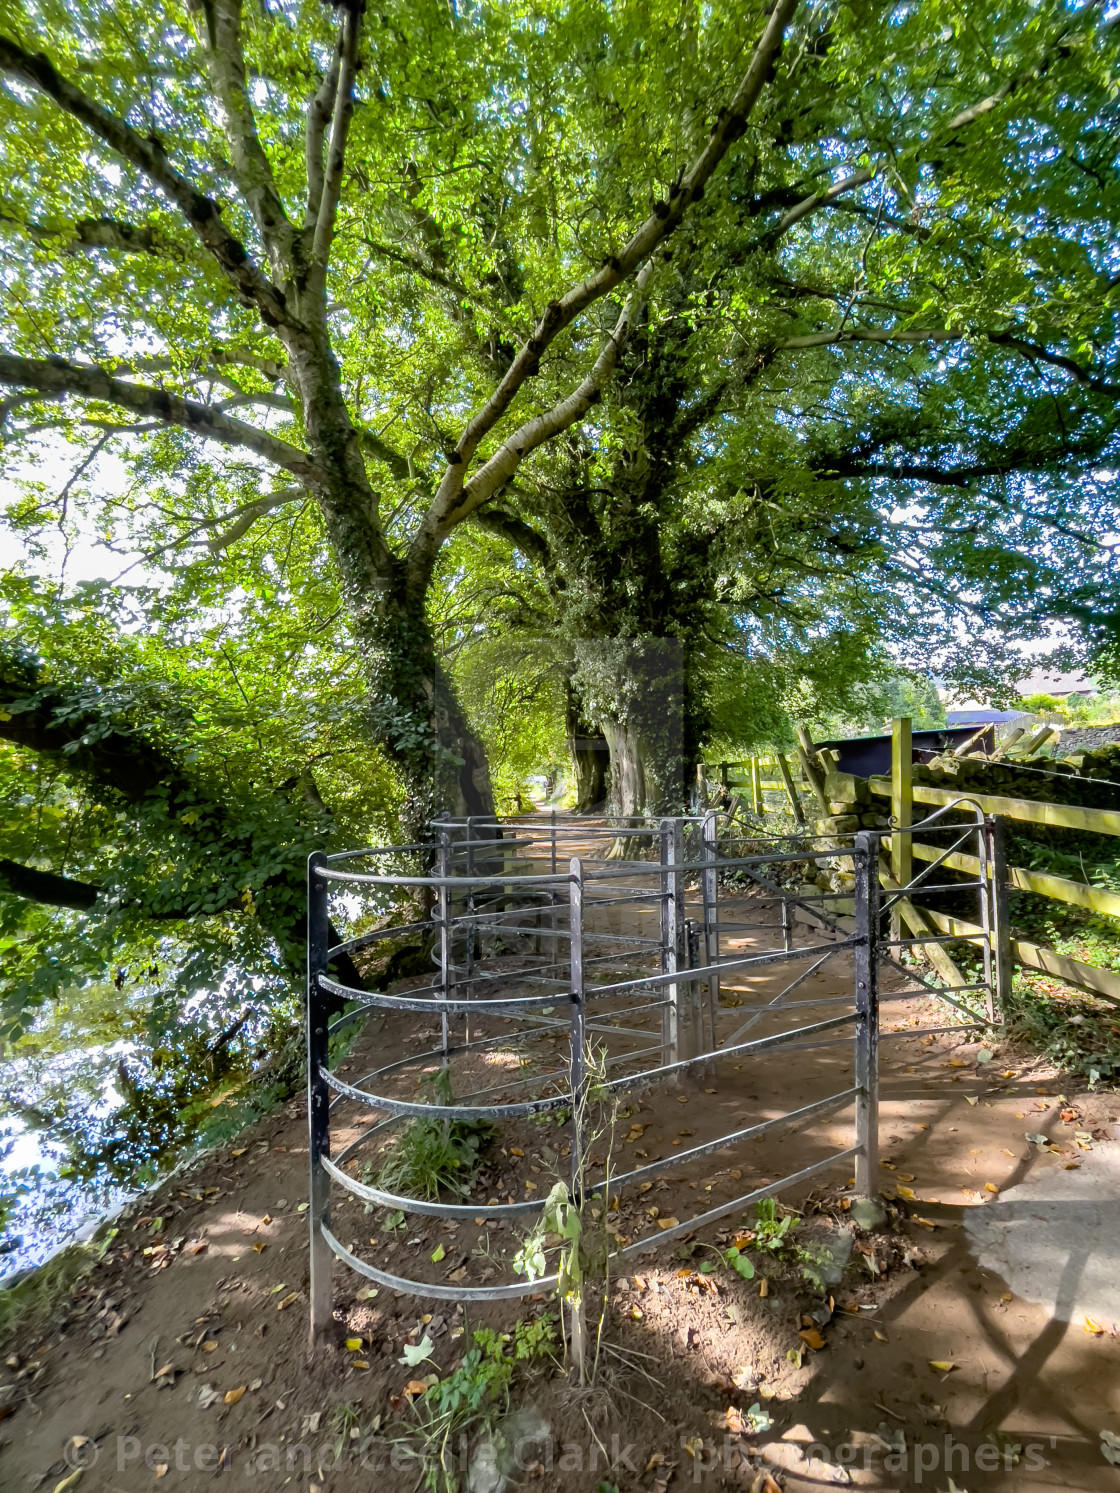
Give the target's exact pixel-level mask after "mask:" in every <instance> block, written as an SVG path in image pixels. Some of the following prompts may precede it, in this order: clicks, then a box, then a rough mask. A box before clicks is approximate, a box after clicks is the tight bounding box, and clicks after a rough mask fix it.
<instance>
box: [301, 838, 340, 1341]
mask: <svg viewBox="0 0 1120 1493" xmlns="http://www.w3.org/2000/svg"><path fill="white" fill-rule="evenodd" d="M326 863H327V857H326V855H325V854H324V853H323V852H322V851H321V850H317V851H315V853H314V854H313V855H311V856H310V857H309V858H308V862H307V1126H308V1146H307V1149H308V1155H309V1158H310V1179H309V1191H308V1209H307V1217H308V1223H309V1225H310V1229H311V1240H310V1247H311V1262H310V1263H311V1268H310V1289H309V1294H310V1297H311V1341H312V1344H314V1343H315V1342H316V1341H317V1340H318V1339H319V1338H321V1337H322V1335H323V1334H324V1333H325V1332H326V1330H327V1328H328V1327H329V1326H330V1324H331V1320H332V1316H333V1312H334V1299H333V1294H332V1290H331V1266H332V1263H333V1259H334V1256H333V1255H332V1253H331V1249H330V1246H329V1245H328V1244H327V1242H326V1240H325V1239H324V1238H323V1226H324V1225H326V1226H327V1227H329V1226H330V1201H331V1194H330V1178H329V1177H328V1175H327V1173H326V1171H325V1169H324V1167H323V1158H324V1157H329V1156H330V1154H331V1112H330V1090H329V1088H328V1087H327V1084H326V1081H325V1080H324V1078H323V1076H322V1073H323V1069H324V1068H326V1066H327V1063H328V1059H329V1051H328V1038H327V997H326V996H325V995H324V994H323V992H322V991H321V990H320V988H319V976H320V975H323V974H326V972H327V951H328V948H329V938H330V933H329V927H330V922H329V915H328V908H327V883H326V882H325V881H324V880H323V879H322V877H320V876H319V875H318V874H317V872H318V870H319V868H320V866H324V865H326Z"/></svg>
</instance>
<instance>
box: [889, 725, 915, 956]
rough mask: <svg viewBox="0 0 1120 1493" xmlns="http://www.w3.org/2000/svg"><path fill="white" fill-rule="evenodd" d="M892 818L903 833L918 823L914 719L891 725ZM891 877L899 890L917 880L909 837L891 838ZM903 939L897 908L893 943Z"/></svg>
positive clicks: (894, 912)
mask: <svg viewBox="0 0 1120 1493" xmlns="http://www.w3.org/2000/svg"><path fill="white" fill-rule="evenodd" d="M891 818H892V819H893V820H894V823H895V824H896V825H897V826H898V828H899V829H900V830H908V829H909V828H910V826H911V824H913V822H914V737H913V732H912V730H911V724H910V717H909V716H907V715H903V716H899V717H897V718H896V719H895V720H893V721H892V722H891ZM891 875H892V876H893V877H894V879H895V881H896V882H897V884H898V885H899V886H909V885H910V883H911V881H913V879H914V852H913V843H912V838H911V836H910V835H908V834H898V835H891ZM901 937H902V919H901V917H900V915H899V909H898V906H897V904H896V906H895V907H894V908H893V909H892V910H891V939H892V940H895V939H899V938H901Z"/></svg>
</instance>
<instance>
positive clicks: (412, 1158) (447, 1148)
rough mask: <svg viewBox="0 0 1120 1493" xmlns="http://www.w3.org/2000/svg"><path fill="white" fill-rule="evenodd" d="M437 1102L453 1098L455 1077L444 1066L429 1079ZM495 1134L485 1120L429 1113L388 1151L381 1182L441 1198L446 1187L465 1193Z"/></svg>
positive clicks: (402, 1192)
mask: <svg viewBox="0 0 1120 1493" xmlns="http://www.w3.org/2000/svg"><path fill="white" fill-rule="evenodd" d="M429 1081H430V1082H431V1084H432V1086H433V1088H434V1091H435V1103H437V1104H450V1103H451V1080H450V1078H449V1076H448V1074H447V1071H446V1069H442V1068H441V1069H440V1070H439V1072H438V1073H436V1074H434V1075H432V1076H431V1078H430V1080H429ZM493 1136H494V1127H493V1125H491V1124H489V1122H488V1121H486V1120H448V1119H437V1118H432V1119H428V1118H427V1117H426V1116H420V1117H419V1118H418V1119H415V1120H413V1121H412V1122H411V1124H410V1125H409V1126H408V1127H407V1128H406V1129H405V1130H404V1131H403V1132H402V1134H401V1135H400V1136H399V1137H398V1138H397V1139H396V1140H395V1141H394V1142H393V1144H392V1145H391V1146H390V1147H389V1148H388V1150H387V1151H386V1152H385V1155H384V1159H383V1160H382V1163H381V1167H380V1169H379V1171H378V1173H377V1182H378V1186H379V1187H381V1188H382V1189H383V1190H384V1191H385V1192H394V1193H398V1194H400V1195H401V1196H403V1197H412V1198H426V1199H428V1200H432V1199H434V1198H437V1197H438V1196H439V1194H440V1192H441V1191H447V1192H451V1193H455V1194H456V1195H457V1196H458V1197H466V1195H467V1194H468V1193H469V1192H470V1189H471V1183H472V1182H473V1180H474V1177H475V1174H476V1173H477V1171H478V1167H479V1162H480V1159H481V1153H482V1151H483V1150H484V1149H485V1147H486V1146H487V1145H488V1144H489V1143H490V1141H491V1140H492V1139H493Z"/></svg>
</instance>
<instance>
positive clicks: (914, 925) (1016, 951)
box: [868, 718, 1120, 1006]
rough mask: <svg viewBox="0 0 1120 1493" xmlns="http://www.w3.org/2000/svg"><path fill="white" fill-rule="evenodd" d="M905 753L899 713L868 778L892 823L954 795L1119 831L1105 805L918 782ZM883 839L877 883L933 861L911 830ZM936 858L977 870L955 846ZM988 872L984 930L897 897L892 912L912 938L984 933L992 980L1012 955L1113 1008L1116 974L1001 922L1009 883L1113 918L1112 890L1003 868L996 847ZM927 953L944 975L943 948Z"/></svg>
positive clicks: (1017, 816)
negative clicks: (877, 767) (882, 758)
mask: <svg viewBox="0 0 1120 1493" xmlns="http://www.w3.org/2000/svg"><path fill="white" fill-rule="evenodd" d="M911 759H912V752H911V747H910V722H909V720H907V719H905V718H901V719H899V720H896V721H895V722H894V723H893V730H892V732H891V775H890V777H889V778H886V777H872V778H869V779H868V783H869V786H870V788H871V791H872V793H875V794H877V795H878V796H880V797H882V798H889V799H890V801H891V815H892V818H893V820H894V822H895V823H896V824H897V825H900V826H907V825H910V824H911V823H912V822H913V805H914V804H915V803H922V804H932V805H936V806H938V807H940V806H943V805H945V804H951V803H955V802H957V801H958V800H960V799H967V800H968V802H969V803H974V804H976V805H977V806H978V807H979V808H980V809H981V810H982V811H983V812H984V813H985V814H990V815H993V816H995V817H996V818H997V819H999V820H1012V821H1018V822H1020V823H1025V824H1041V825H1049V826H1054V827H1057V828H1061V829H1078V830H1082V831H1085V832H1088V833H1091V834H1103V835H1120V813H1116V812H1113V811H1111V810H1108V809H1085V808H1081V807H1079V806H1077V805H1075V804H1052V803H1038V802H1035V801H1034V800H1032V799H1024V798H1007V797H1004V796H1002V795H1000V794H993V793H972V792H969V791H967V790H964V789H958V790H954V789H950V788H934V787H932V786H930V785H929V784H926V783H915V782H914V781H913V775H912V760H911ZM1000 838H1002V837H1000ZM889 842H890V847H891V864H890V870H889V872H888V871H887V870H886V868H884V871H883V875H882V877H881V879H882V880H883V881H884V883H886V884H888V885H893V886H895V887H896V888H897V887H900V886H905V885H906V884H907V883H908V882H909V881H910V880H911V869H912V859H911V858H913V859H917V860H922V861H935V860H937V859H938V858H939V857H940V856H941V854H942V851H941V849H939V848H938V847H937V846H934V845H925V844H923V843H922V842H921V841H918V840H915V839H914V838H913V836H912V835H895V836H892V837H889ZM903 847H905V849H903ZM944 864H945V866H946V867H948V868H951V869H952V870H954V871H963V872H965V873H967V874H968V875H971V876H979V875H980V874H981V865H980V859H979V857H978V856H974V855H965V854H962V853H959V852H955V853H954V854H952V855H950V856H947V857H946V858H945V860H944ZM993 873H994V874H995V875H996V877H997V880H998V883H999V885H998V886H997V889H996V890H997V893H998V895H997V896H996V898H995V899H994V903H993V905H994V908H995V918H994V924H993V927H992V929H991V930H990V932H989V933H988V934H986V933H985V930H984V929H983V928H982V927H981V926H980V925H979V924H978V923H971V922H966V921H964V920H963V919H961V918H953V917H948V916H946V915H945V914H944V913H939V912H932V911H930V910H928V909H923V910H922V912H921V913H920V914H917V915H916V916H915V914H916V909H914V908H913V907H912V906H908V905H907V904H905V903H904V904H900V910H901V912H902V914H903V916H904V917H905V918H906V921H907V922H908V923H909V924H910V927H911V931H912V932H913V933H914V935H915V936H916V937H918V938H920V937H921V935H922V934H923V933H925V932H928V931H929V930H930V927H933V928H937V929H939V930H940V931H941V932H942V933H948V934H951V935H956V936H959V937H960V938H962V939H965V940H969V941H973V942H974V941H975V940H976V939H977V938H978V937H980V938H984V937H991V938H992V940H993V954H994V956H995V962H996V965H997V970H998V966H999V965H1001V964H1003V963H1004V962H1008V967H1007V969H1006V973H1005V974H1003V975H1002V977H1001V975H1000V974H999V973H998V972H997V986H998V985H1003V986H1005V985H1006V981H1007V980H1008V979H1009V978H1010V967H1009V961H1014V962H1015V963H1017V964H1019V965H1021V966H1023V967H1024V968H1027V969H1034V970H1039V971H1040V972H1042V973H1043V974H1048V975H1053V976H1054V977H1055V978H1056V979H1059V980H1063V981H1064V982H1065V983H1066V984H1068V985H1073V986H1076V987H1077V988H1078V989H1081V990H1087V991H1089V992H1090V993H1091V994H1093V995H1095V996H1097V997H1098V998H1099V999H1101V1000H1104V1001H1107V1002H1108V1003H1109V1004H1110V1005H1116V1006H1120V972H1117V971H1116V970H1111V969H1100V968H1098V967H1097V966H1096V965H1092V964H1085V963H1083V962H1082V961H1081V960H1080V959H1071V958H1070V957H1069V956H1068V955H1067V954H1059V953H1058V952H1057V950H1056V949H1049V948H1045V947H1044V946H1043V945H1041V944H1036V943H1032V942H1031V941H1030V940H1029V939H1025V938H1014V937H1012V936H1011V932H1010V929H1009V927H1007V925H1006V918H1007V913H1006V892H1007V890H1008V889H1009V888H1015V889H1017V890H1019V891H1024V892H1032V893H1033V894H1034V895H1036V896H1040V897H1047V898H1049V899H1051V900H1052V901H1056V902H1065V903H1067V904H1069V905H1071V906H1074V907H1082V908H1085V909H1086V911H1088V912H1097V913H1102V914H1104V915H1105V916H1108V917H1117V918H1120V895H1117V893H1115V892H1109V891H1104V890H1102V889H1101V888H1099V887H1092V886H1086V885H1084V884H1082V883H1081V882H1077V881H1070V880H1068V879H1067V878H1066V877H1064V876H1051V875H1050V874H1048V873H1047V872H1042V871H1032V870H1029V869H1028V868H1027V867H1026V866H1009V865H1007V864H1006V863H1005V861H1004V859H1003V854H1002V848H1000V850H999V853H998V854H997V856H996V857H995V864H994V866H993ZM990 874H991V873H990ZM892 936H893V935H892ZM927 953H928V955H929V957H930V960H931V962H932V963H933V964H934V967H935V968H937V969H938V970H939V973H942V974H943V975H945V974H946V973H947V971H943V970H941V969H940V963H941V962H945V961H946V960H947V958H948V956H947V955H946V954H945V951H944V950H943V949H941V948H939V947H938V946H937V945H933V944H930V945H928V946H927ZM950 962H951V961H950ZM953 970H954V972H955V973H959V972H956V971H955V966H954V967H953Z"/></svg>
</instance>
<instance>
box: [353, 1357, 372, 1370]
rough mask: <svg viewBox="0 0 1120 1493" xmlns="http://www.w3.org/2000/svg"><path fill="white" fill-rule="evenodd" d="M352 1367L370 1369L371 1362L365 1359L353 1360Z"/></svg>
mask: <svg viewBox="0 0 1120 1493" xmlns="http://www.w3.org/2000/svg"><path fill="white" fill-rule="evenodd" d="M350 1367H351V1368H352V1369H368V1368H369V1360H368V1359H365V1358H352V1359H351V1360H350Z"/></svg>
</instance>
